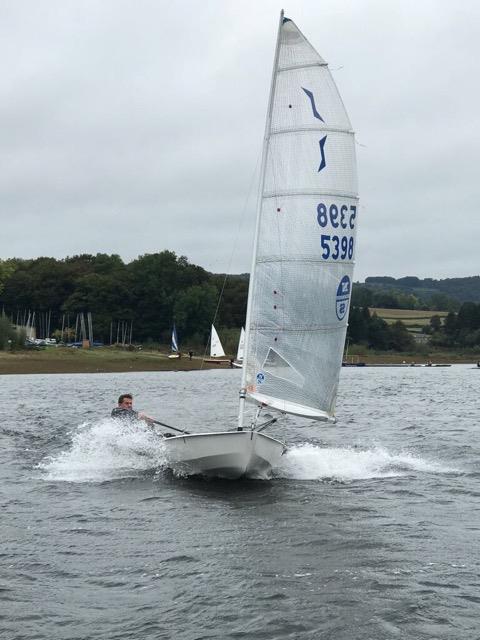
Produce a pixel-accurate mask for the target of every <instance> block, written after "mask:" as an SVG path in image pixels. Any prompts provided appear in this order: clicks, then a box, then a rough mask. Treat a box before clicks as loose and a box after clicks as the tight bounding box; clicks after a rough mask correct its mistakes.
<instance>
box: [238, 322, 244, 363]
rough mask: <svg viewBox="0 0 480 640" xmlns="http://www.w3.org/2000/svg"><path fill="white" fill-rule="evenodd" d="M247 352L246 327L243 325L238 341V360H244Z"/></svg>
mask: <svg viewBox="0 0 480 640" xmlns="http://www.w3.org/2000/svg"><path fill="white" fill-rule="evenodd" d="M244 352H245V329H244V328H243V327H242V330H241V331H240V340H239V341H238V349H237V362H243V357H244Z"/></svg>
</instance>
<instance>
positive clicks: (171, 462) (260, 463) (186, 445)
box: [164, 431, 286, 480]
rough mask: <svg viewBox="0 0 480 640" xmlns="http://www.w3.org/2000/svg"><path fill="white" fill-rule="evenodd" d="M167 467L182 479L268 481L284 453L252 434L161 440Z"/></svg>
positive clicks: (280, 446)
mask: <svg viewBox="0 0 480 640" xmlns="http://www.w3.org/2000/svg"><path fill="white" fill-rule="evenodd" d="M164 443H165V450H166V455H167V464H168V466H169V467H170V468H171V469H173V470H174V471H176V472H177V473H181V474H182V475H189V476H190V475H203V476H209V477H217V478H228V479H229V480H236V479H237V478H242V477H245V478H255V479H262V480H265V479H268V478H269V477H270V475H271V472H272V467H275V466H276V465H278V463H279V461H280V458H281V456H282V455H283V453H285V451H286V446H285V445H284V444H283V442H280V441H279V440H275V438H271V437H270V436H266V435H264V434H263V433H258V432H256V431H226V432H220V433H198V434H188V435H184V436H175V437H172V438H165V440H164Z"/></svg>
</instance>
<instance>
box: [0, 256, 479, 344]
mask: <svg viewBox="0 0 480 640" xmlns="http://www.w3.org/2000/svg"><path fill="white" fill-rule="evenodd" d="M248 279H249V276H248V274H240V275H229V276H228V277H227V278H226V277H225V276H224V275H222V274H213V273H209V272H208V271H206V270H205V269H203V268H202V267H199V266H196V265H193V264H191V263H190V262H189V261H188V259H187V258H186V257H185V256H177V255H176V254H175V253H173V252H171V251H162V252H161V253H155V254H145V255H142V256H139V257H138V258H137V259H136V260H133V261H131V262H129V263H125V262H124V261H123V260H122V259H121V258H120V256H118V255H115V254H114V255H107V254H102V253H99V254H97V255H89V254H83V255H78V256H72V257H67V258H64V259H62V260H57V259H55V258H48V257H42V258H36V259H30V260H23V259H10V260H0V310H1V311H2V312H3V315H5V316H7V317H8V319H9V320H10V321H11V322H12V323H13V324H20V325H24V324H26V320H27V318H28V317H29V316H30V318H31V317H32V316H33V312H35V326H36V329H37V336H38V337H49V336H51V335H53V334H54V332H55V331H57V332H58V331H59V330H60V328H61V327H64V328H67V327H69V328H70V335H69V339H72V333H73V334H74V333H75V332H74V330H73V329H74V327H75V323H76V319H77V318H78V315H79V314H82V313H85V314H86V313H90V314H91V316H92V318H93V326H94V338H95V340H100V341H103V342H104V343H106V344H109V343H110V342H116V341H117V336H118V330H119V326H121V327H128V329H129V331H128V337H129V338H130V332H132V335H133V341H134V342H142V343H145V342H148V341H153V342H161V343H163V344H168V343H169V340H170V334H171V329H172V324H173V322H175V323H176V326H177V331H178V334H179V339H180V341H181V342H183V343H185V342H186V341H188V342H190V343H191V344H192V343H193V344H194V343H196V344H199V345H200V344H205V343H206V341H207V339H208V336H209V333H210V325H211V323H212V321H215V324H216V326H217V329H220V330H223V331H224V332H225V333H226V334H228V332H229V330H230V331H231V335H232V344H233V343H234V342H236V340H237V339H238V331H239V330H240V327H241V326H242V325H243V324H244V322H245V312H246V304H247V293H248ZM466 300H468V301H470V302H477V301H480V277H478V276H474V277H470V278H452V279H447V280H432V279H425V280H420V279H418V278H412V277H409V278H400V279H397V280H396V279H394V278H387V277H382V278H378V277H376V278H367V280H366V282H365V283H355V284H354V287H353V294H352V303H351V313H350V320H349V322H350V327H349V337H350V339H351V340H353V341H354V342H356V341H367V342H370V343H371V344H372V345H373V344H376V343H378V344H381V345H384V348H393V349H399V348H407V346H409V344H410V338H411V336H410V337H409V336H408V335H406V334H405V333H404V331H403V329H402V327H401V326H400V325H397V324H394V325H393V324H392V325H390V326H384V325H383V321H381V319H379V318H378V317H377V316H375V315H374V314H372V313H370V312H369V309H371V308H373V307H383V308H391V309H425V310H432V311H445V312H456V313H455V314H454V316H453V317H458V318H460V324H457V325H455V323H453V320H452V318H450V321H449V324H448V327H449V331H450V333H449V334H448V339H449V344H455V343H456V341H457V337H458V336H460V338H461V336H463V335H464V333H462V332H461V329H462V326H463V325H462V322H463V320H461V319H462V318H463V317H464V316H465V313H463V315H462V308H463V307H464V305H465V301H466ZM219 301H220V302H219ZM462 302H463V303H464V304H462ZM477 306H478V308H479V309H480V305H475V304H474V305H473V310H472V309H470V311H469V312H468V313H469V314H470V315H472V314H473V316H472V317H473V318H474V319H473V320H469V321H468V323H469V325H468V326H469V332H470V333H469V335H470V334H471V332H472V331H474V332H475V331H476V330H477V325H476V323H477V320H475V318H476V315H475V314H476V313H477V312H476V309H477ZM386 324H387V323H385V325H386ZM400 324H401V323H400ZM455 327H456V329H455ZM454 329H455V330H454ZM456 330H458V331H457V333H455V331H456ZM439 331H440V332H441V331H442V329H441V328H440V329H438V327H437V326H436V325H435V327H434V328H433V332H434V333H435V332H436V333H438V332H439ZM375 336H377V337H378V340H377V339H376V337H375ZM475 336H476V334H475ZM222 338H223V336H222ZM380 338H381V339H380ZM437 338H439V339H441V335H438V336H437ZM460 338H459V339H460ZM472 340H473V343H472ZM469 341H470V343H471V344H477V338H476V337H475V338H472V336H471V335H470V338H469ZM478 342H480V336H479V339H478ZM402 345H403V347H402Z"/></svg>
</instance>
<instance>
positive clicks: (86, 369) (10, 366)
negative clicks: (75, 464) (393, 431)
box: [0, 347, 478, 375]
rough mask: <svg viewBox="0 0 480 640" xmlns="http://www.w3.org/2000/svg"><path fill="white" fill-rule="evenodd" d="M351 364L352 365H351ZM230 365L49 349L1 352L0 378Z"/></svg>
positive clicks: (436, 359) (453, 358)
mask: <svg viewBox="0 0 480 640" xmlns="http://www.w3.org/2000/svg"><path fill="white" fill-rule="evenodd" d="M477 361H478V356H476V355H475V354H471V355H468V356H464V355H459V354H446V353H441V354H438V355H434V354H431V355H430V356H429V357H425V356H423V357H422V358H419V357H418V356H417V357H416V358H415V357H414V356H412V355H408V356H406V355H403V354H398V355H397V354H384V355H382V354H368V355H364V356H360V355H359V356H354V358H349V359H348V363H349V366H352V364H353V366H358V364H356V363H358V362H363V363H364V366H366V367H368V366H392V365H393V366H395V365H396V366H399V365H400V366H401V365H403V366H411V365H412V364H414V365H415V366H423V365H427V364H428V362H431V363H432V365H433V366H435V365H445V364H471V365H476V363H477ZM350 363H352V364H350ZM230 368H231V367H230V363H229V362H228V360H227V361H225V360H224V361H223V362H221V363H219V364H215V363H212V362H211V361H210V362H204V360H203V356H202V357H200V356H194V357H193V358H192V360H190V359H189V357H188V355H185V356H183V357H181V358H175V359H172V358H169V357H168V354H166V353H161V352H158V351H146V350H145V351H143V350H142V351H127V350H123V349H111V348H108V347H106V348H97V349H85V350H83V349H68V348H55V347H51V348H50V347H48V348H46V349H44V350H41V351H18V352H0V375H15V374H48V373H127V372H130V371H132V372H140V371H198V370H203V369H205V370H207V369H230Z"/></svg>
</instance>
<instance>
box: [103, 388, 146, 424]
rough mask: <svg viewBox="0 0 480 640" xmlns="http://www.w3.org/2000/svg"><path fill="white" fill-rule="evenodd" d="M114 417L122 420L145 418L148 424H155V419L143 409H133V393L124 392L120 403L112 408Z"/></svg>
mask: <svg viewBox="0 0 480 640" xmlns="http://www.w3.org/2000/svg"><path fill="white" fill-rule="evenodd" d="M112 418H120V419H121V420H144V421H145V422H146V423H147V424H154V419H153V418H150V416H147V415H146V414H145V413H143V412H142V411H140V412H139V411H135V410H134V409H133V396H132V394H131V393H122V395H121V396H120V397H119V398H118V405H117V406H116V407H115V408H114V409H112Z"/></svg>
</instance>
